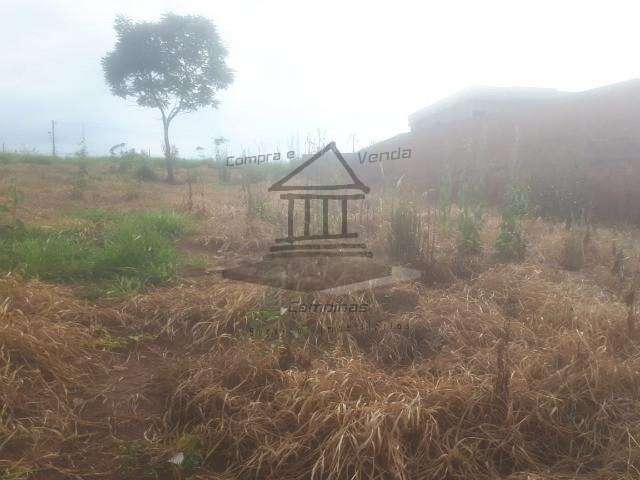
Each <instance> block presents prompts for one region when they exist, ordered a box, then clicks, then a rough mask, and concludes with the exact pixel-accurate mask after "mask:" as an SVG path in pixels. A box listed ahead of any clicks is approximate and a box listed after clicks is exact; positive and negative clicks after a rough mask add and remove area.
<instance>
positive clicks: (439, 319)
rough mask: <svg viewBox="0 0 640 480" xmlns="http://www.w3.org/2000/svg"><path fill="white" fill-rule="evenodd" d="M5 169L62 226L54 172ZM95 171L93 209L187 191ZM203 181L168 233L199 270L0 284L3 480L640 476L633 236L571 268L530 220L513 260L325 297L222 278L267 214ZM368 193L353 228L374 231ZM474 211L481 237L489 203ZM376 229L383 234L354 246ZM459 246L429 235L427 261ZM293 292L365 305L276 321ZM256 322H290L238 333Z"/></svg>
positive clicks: (263, 229)
mask: <svg viewBox="0 0 640 480" xmlns="http://www.w3.org/2000/svg"><path fill="white" fill-rule="evenodd" d="M2 168H5V169H10V170H11V172H10V173H11V174H12V175H13V176H17V177H18V178H19V179H20V182H19V188H21V189H22V190H23V191H24V193H25V196H24V198H25V200H24V203H23V204H22V206H21V211H20V216H21V217H22V218H23V219H24V220H25V221H27V222H29V223H36V224H40V225H44V226H59V225H64V224H65V223H66V222H68V221H70V220H68V219H67V218H65V217H64V215H61V214H60V211H64V210H65V209H72V208H75V207H77V205H76V203H74V201H73V200H71V199H69V196H68V195H67V194H65V193H64V192H58V191H55V189H54V188H53V187H52V186H51V185H50V184H49V181H50V179H51V178H55V179H57V180H59V181H60V182H61V184H63V185H65V184H66V183H65V182H68V181H69V179H70V178H71V176H72V173H73V172H72V169H71V168H70V167H67V166H62V167H58V166H38V167H37V168H36V167H34V166H28V167H27V166H24V165H9V166H4V167H2ZM92 168H93V167H92ZM96 168H97V167H96ZM202 168H203V170H202V175H203V176H206V175H208V174H211V176H212V177H213V176H215V172H213V171H211V172H209V171H208V170H206V167H202ZM182 173H183V174H184V172H182ZM90 175H91V176H92V178H93V181H92V183H91V185H92V187H91V188H92V190H90V191H88V192H86V195H85V199H86V202H85V203H88V204H90V205H94V206H102V207H105V206H106V208H108V209H113V210H117V211H121V210H133V209H145V208H149V207H150V206H153V208H158V206H159V205H160V206H166V207H168V208H179V207H180V205H182V204H184V198H185V197H184V195H185V189H186V188H187V187H186V186H185V185H177V186H166V185H162V184H156V183H153V182H145V183H143V184H141V186H140V195H139V196H138V197H136V198H130V197H127V196H126V190H127V188H129V187H128V186H127V184H126V182H125V181H124V180H123V179H122V178H120V176H119V175H116V174H112V173H110V172H109V169H108V168H105V169H104V171H96V170H91V171H90ZM207 188H210V191H211V192H212V193H211V194H210V195H209V194H208V195H207V196H206V199H201V198H200V197H198V212H199V218H200V221H199V223H200V227H201V228H200V231H199V233H198V234H197V235H196V236H194V237H192V238H190V239H188V240H187V241H185V244H184V245H183V247H184V248H186V249H189V250H190V251H192V252H196V253H202V254H204V255H205V256H206V261H207V267H206V268H204V269H203V271H202V272H200V274H199V276H185V277H184V278H181V279H180V281H179V282H177V283H176V284H175V285H171V286H160V287H153V288H151V289H148V290H146V291H145V292H143V293H141V294H139V295H136V296H135V297H133V298H129V299H119V300H108V301H107V300H100V301H98V302H88V301H84V300H80V299H79V298H78V296H77V295H76V290H75V287H69V286H67V287H61V286H55V285H49V284H44V283H41V282H38V281H24V280H22V279H19V278H17V277H16V276H14V275H8V276H5V277H3V278H2V279H0V402H1V403H0V478H1V479H2V480H5V479H7V480H8V479H18V478H42V479H51V478H55V479H57V478H64V479H66V478H83V479H84V478H87V479H88V478H113V479H116V478H117V479H123V478H131V479H134V478H135V479H140V478H162V479H164V478H174V479H186V478H193V479H196V478H197V479H200V478H201V479H204V478H225V479H227V478H228V479H231V478H247V479H249V478H252V479H253V478H260V479H275V478H283V479H285V478H286V479H307V478H315V479H343V478H354V479H403V480H404V479H407V480H408V479H418V478H434V479H435V478H437V479H440V478H442V479H474V480H475V479H497V478H503V479H510V480H516V479H517V480H525V479H527V480H533V479H535V480H543V479H545V480H549V479H554V480H560V479H575V478H581V479H593V480H595V479H618V478H621V479H622V478H626V479H634V478H640V444H639V443H638V442H640V383H639V382H638V372H639V371H640V348H639V347H638V342H637V340H638V338H637V327H636V325H635V315H636V313H635V298H636V297H635V295H632V293H631V292H634V291H635V288H636V287H637V284H636V283H634V282H635V278H636V274H637V270H638V262H637V259H638V258H639V257H638V253H640V241H639V239H640V237H639V236H638V232H637V231H635V230H632V229H627V230H622V229H618V230H615V229H605V228H599V229H597V230H596V231H595V232H593V235H591V237H590V239H589V242H587V243H585V244H584V245H583V247H584V252H583V253H584V265H583V266H582V268H581V269H580V270H579V271H575V272H570V271H567V270H566V269H565V268H563V266H562V254H563V239H564V238H565V236H566V233H565V231H564V229H563V228H562V226H561V225H554V224H551V223H549V222H546V221H543V220H539V219H538V220H533V219H530V220H527V221H525V222H524V224H523V227H524V228H525V230H526V234H527V238H528V239H529V241H530V246H529V249H528V252H527V256H526V258H525V260H524V261H523V262H522V263H521V264H518V265H496V264H492V263H491V262H490V259H489V254H488V253H487V254H486V256H483V257H480V258H478V259H477V262H476V264H475V265H474V269H473V271H471V273H470V274H469V275H468V276H467V277H466V278H456V277H454V276H453V274H452V273H450V272H449V276H448V280H447V282H443V283H437V282H436V283H434V285H433V286H431V287H427V286H425V285H424V284H421V283H414V284H404V285H398V286H395V287H393V288H391V289H384V290H381V291H374V292H362V293H358V294H354V295H353V296H351V297H341V298H330V297H327V296H322V295H319V294H316V295H310V294H309V295H300V294H296V293H292V292H282V291H278V290H274V289H270V288H267V287H262V286H257V285H251V284H244V283H239V282H231V281H228V280H224V279H222V278H221V277H220V276H219V275H217V274H216V273H215V272H216V271H218V270H219V269H220V268H223V267H224V266H226V265H234V264H236V263H237V262H238V261H239V260H241V259H243V258H246V257H247V256H248V257H251V256H252V255H258V254H259V253H260V252H261V251H262V250H264V247H265V245H268V244H269V243H270V242H271V239H272V238H273V237H274V236H275V235H276V233H275V230H276V229H277V226H274V225H271V224H268V223H267V222H262V221H260V220H257V219H256V220H252V221H247V220H246V215H245V212H246V207H245V206H244V205H242V204H239V203H237V202H236V199H237V198H238V192H239V188H236V187H223V186H220V185H219V184H217V183H216V184H215V185H214V184H210V185H209V186H208V187H207ZM372 205H376V207H375V208H369V209H368V210H367V212H366V214H363V213H362V212H355V213H354V220H355V221H356V222H361V223H362V224H364V226H365V227H367V226H368V228H369V230H371V231H372V233H375V228H373V229H372V228H371V225H372V224H374V225H375V222H374V221H372V217H376V216H381V215H382V214H383V211H382V207H381V206H380V205H381V204H380V203H379V202H372ZM380 218H381V217H380ZM378 224H379V225H382V224H383V222H382V221H380V222H378ZM385 225H386V224H385ZM485 225H486V227H485V229H484V230H483V231H482V234H481V239H482V241H483V243H485V244H486V245H489V244H492V242H493V240H495V237H496V236H497V232H498V225H499V221H498V217H497V216H495V215H491V214H489V215H488V217H487V221H486V223H485ZM385 240H386V231H385V230H384V228H383V229H381V231H380V232H377V233H376V234H375V235H374V236H373V238H371V241H370V242H369V243H370V244H371V245H373V246H374V247H375V246H377V245H380V246H382V245H384V242H385ZM613 243H615V244H616V245H618V246H619V247H621V248H623V249H624V252H625V256H624V259H623V260H620V259H618V260H616V258H614V254H613V253H612V248H611V246H612V244H613ZM487 250H490V249H487ZM454 252H455V238H453V237H452V236H451V235H449V236H447V235H446V234H444V233H442V234H440V235H438V237H437V246H436V262H437V263H438V264H439V265H440V266H441V267H442V268H446V267H447V265H450V264H451V263H452V262H451V256H452V255H453V254H454ZM616 261H618V262H619V261H623V262H624V263H625V268H624V269H623V272H622V274H621V273H620V268H619V267H616V268H614V264H615V262H616ZM294 300H298V301H300V300H301V301H304V302H307V303H310V302H313V301H317V302H320V303H328V302H338V301H342V302H344V303H358V304H362V303H367V304H368V305H369V309H368V311H367V312H366V313H362V312H359V313H345V312H341V313H311V312H306V313H292V312H286V313H282V314H278V313H277V312H279V311H280V310H279V309H280V307H282V306H285V307H286V306H288V305H289V304H290V302H292V301H294ZM265 311H269V312H276V313H275V314H272V313H268V314H266V315H265ZM256 322H257V323H258V324H260V322H262V326H265V325H268V326H271V327H276V328H277V329H278V331H279V332H281V331H284V332H285V333H270V334H259V335H258V334H250V333H248V329H249V328H251V327H252V326H255V325H256ZM178 453H182V454H183V455H184V456H185V458H186V460H185V462H184V463H183V465H182V466H180V467H179V466H175V465H173V464H170V463H168V460H169V459H171V458H172V457H174V456H175V455H176V454H178Z"/></svg>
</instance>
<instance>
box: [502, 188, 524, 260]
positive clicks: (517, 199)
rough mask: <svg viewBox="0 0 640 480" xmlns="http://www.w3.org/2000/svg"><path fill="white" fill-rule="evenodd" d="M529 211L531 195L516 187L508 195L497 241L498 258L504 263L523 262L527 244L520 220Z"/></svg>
mask: <svg viewBox="0 0 640 480" xmlns="http://www.w3.org/2000/svg"><path fill="white" fill-rule="evenodd" d="M528 209H529V195H528V191H527V189H526V188H523V187H520V186H518V185H514V186H512V187H511V188H510V190H509V193H508V195H507V202H506V207H505V208H504V210H503V212H502V223H501V224H500V233H499V234H498V238H497V239H496V243H495V249H496V258H498V259H499V260H502V261H522V260H524V256H525V253H526V249H527V242H526V239H525V237H524V233H523V232H522V228H521V227H520V218H521V217H522V216H523V215H525V214H526V213H527V211H528Z"/></svg>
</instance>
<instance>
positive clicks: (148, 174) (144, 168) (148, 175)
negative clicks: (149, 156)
mask: <svg viewBox="0 0 640 480" xmlns="http://www.w3.org/2000/svg"><path fill="white" fill-rule="evenodd" d="M133 176H134V177H135V178H136V179H137V180H140V181H143V182H155V181H156V180H158V174H157V173H156V171H155V170H154V168H153V166H151V164H150V163H149V162H148V161H146V160H143V161H141V162H139V163H138V164H137V165H136V167H135V169H134V170H133Z"/></svg>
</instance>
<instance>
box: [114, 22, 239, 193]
mask: <svg viewBox="0 0 640 480" xmlns="http://www.w3.org/2000/svg"><path fill="white" fill-rule="evenodd" d="M114 28H115V31H116V35H117V42H116V46H115V49H114V50H113V51H111V52H109V53H107V55H105V57H104V58H103V59H102V67H103V70H104V75H105V79H106V82H107V84H108V85H109V87H110V89H111V92H112V93H113V94H114V95H117V96H119V97H122V98H125V99H126V98H128V97H133V98H136V101H137V103H138V105H140V106H143V107H152V108H157V109H159V110H160V113H161V115H162V126H163V132H164V138H163V140H164V142H163V149H164V155H165V161H166V168H167V181H169V182H173V181H174V173H173V163H174V155H173V153H172V152H173V150H172V148H171V142H170V140H169V126H170V125H171V122H172V121H173V119H174V118H175V117H176V116H177V115H179V114H180V113H188V112H194V111H196V110H198V109H199V108H202V107H205V106H211V107H213V108H216V107H217V106H218V101H217V100H216V98H215V96H216V93H217V92H218V91H219V90H223V89H225V88H227V87H228V86H229V85H230V84H231V82H232V81H233V72H232V71H231V69H229V67H228V66H227V64H226V57H227V49H226V48H225V47H224V45H223V44H222V42H221V40H220V37H219V36H218V33H217V31H216V27H215V25H214V24H213V23H212V22H211V21H210V20H208V19H207V18H204V17H201V16H193V15H187V16H181V15H175V14H166V15H164V16H163V17H162V18H161V20H160V21H159V22H132V21H131V20H129V19H128V18H126V17H123V16H118V17H116V21H115V25H114Z"/></svg>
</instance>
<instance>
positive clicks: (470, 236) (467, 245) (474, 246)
mask: <svg viewBox="0 0 640 480" xmlns="http://www.w3.org/2000/svg"><path fill="white" fill-rule="evenodd" d="M481 230H482V211H481V209H480V208H476V209H475V210H474V211H473V212H470V211H469V209H468V208H466V207H465V208H463V209H462V210H461V211H460V213H459V214H458V245H457V248H458V253H460V254H462V255H475V254H478V253H480V252H481V251H482V242H481V241H480V231H481Z"/></svg>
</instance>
